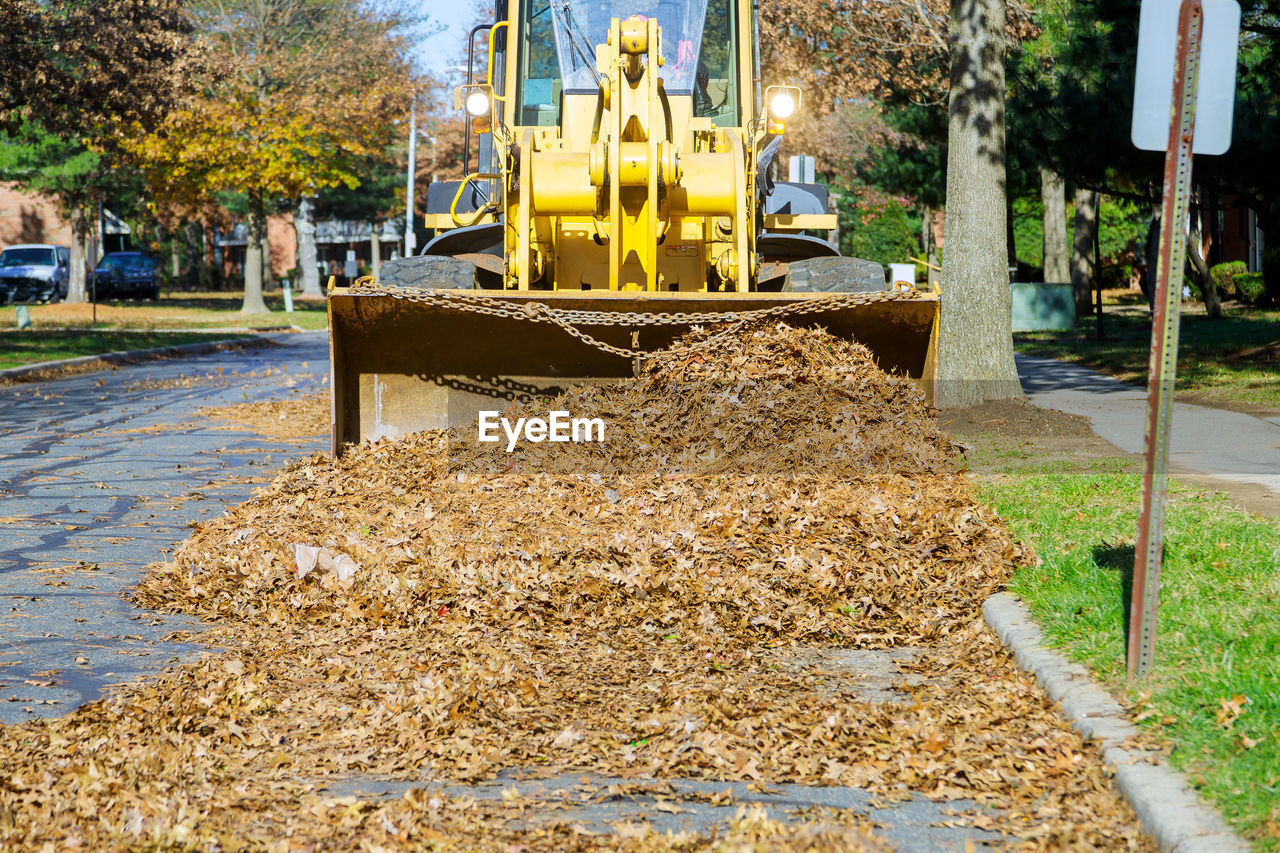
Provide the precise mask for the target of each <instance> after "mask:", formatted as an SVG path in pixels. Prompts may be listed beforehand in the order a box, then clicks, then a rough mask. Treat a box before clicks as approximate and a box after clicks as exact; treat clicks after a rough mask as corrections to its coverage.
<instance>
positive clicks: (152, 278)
mask: <svg viewBox="0 0 1280 853" xmlns="http://www.w3.org/2000/svg"><path fill="white" fill-rule="evenodd" d="M158 266H159V263H158V262H157V261H156V259H155V258H152V257H148V256H147V255H144V254H142V253H141V252H111V253H110V254H107V255H103V256H102V260H100V261H98V268H97V269H96V270H94V271H93V277H94V281H95V283H96V285H97V288H98V289H97V292H96V295H95V298H97V299H102V298H103V297H104V296H105V297H113V296H139V297H142V296H145V297H146V298H148V299H159V298H160V276H159V274H158V273H157V272H156V268H157V267H158Z"/></svg>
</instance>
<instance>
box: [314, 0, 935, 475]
mask: <svg viewBox="0 0 1280 853" xmlns="http://www.w3.org/2000/svg"><path fill="white" fill-rule="evenodd" d="M477 30H487V31H488V62H487V66H486V68H487V71H486V72H485V80H484V82H481V83H469V84H468V85H465V86H462V87H460V88H459V89H458V90H457V91H456V92H455V100H456V102H457V103H456V106H457V108H459V109H465V110H466V113H467V114H468V124H467V134H468V140H467V146H466V150H467V151H468V152H470V150H471V148H472V145H471V140H472V139H473V138H474V139H476V140H478V144H477V145H476V146H475V147H476V148H478V156H477V159H476V161H475V164H474V166H473V165H472V163H471V162H470V157H469V155H468V161H467V162H466V164H465V170H466V175H465V177H464V179H463V180H461V181H457V182H451V183H432V184H431V186H430V187H429V190H428V196H427V207H428V214H427V220H428V221H427V225H428V227H429V228H432V229H433V230H435V231H436V236H435V237H434V239H432V240H431V241H430V242H429V243H428V244H427V245H426V247H425V248H424V250H423V253H422V254H421V255H416V256H412V257H406V258H403V259H398V260H392V261H389V262H387V263H384V264H383V265H382V269H381V274H380V276H379V278H378V279H377V280H373V279H362V280H360V281H358V282H356V283H355V284H354V286H351V287H341V288H331V289H330V296H329V330H330V348H331V359H332V382H333V422H334V423H333V427H334V431H333V442H334V453H335V454H337V453H340V452H341V450H342V447H343V445H344V444H346V443H349V442H359V441H362V440H365V439H377V438H382V437H388V436H390V437H394V436H398V435H402V434H405V433H408V432H412V431H415V430H422V429H437V428H446V427H449V426H456V425H459V424H464V423H466V422H468V421H470V422H472V423H474V422H475V420H476V417H477V415H478V412H479V411H481V410H485V409H490V410H492V409H501V408H503V407H504V406H505V405H506V403H507V401H510V400H513V399H517V398H522V397H528V396H532V395H545V394H552V393H555V392H556V391H557V390H558V389H561V388H563V387H565V386H567V385H569V384H572V383H577V382H583V381H610V380H617V379H621V378H626V377H630V376H632V375H633V360H634V359H635V358H637V357H642V356H643V354H644V353H645V352H648V351H652V350H654V349H657V348H661V347H664V346H667V345H669V344H670V343H671V342H672V341H673V340H674V339H675V338H676V337H678V336H679V335H681V334H682V333H684V332H685V331H687V330H688V329H689V328H691V327H692V326H694V325H702V326H705V327H709V328H712V329H716V328H720V327H721V325H722V324H729V328H732V327H733V326H734V325H735V324H742V323H747V322H751V321H753V320H757V319H762V318H777V319H780V320H785V321H786V322H788V323H791V324H794V325H821V326H823V327H825V328H826V329H828V330H829V331H831V332H832V333H834V334H838V335H842V336H847V337H852V338H855V339H857V340H859V341H861V342H862V343H864V344H865V345H867V346H868V347H870V348H871V350H872V351H873V352H874V353H875V355H876V357H877V359H878V361H879V364H880V366H881V367H882V368H884V369H885V370H889V371H896V372H900V373H903V374H906V375H909V376H911V377H912V378H914V379H916V380H917V381H919V382H920V383H921V384H922V385H923V386H924V387H925V390H926V393H931V391H932V379H933V376H934V372H935V366H936V356H935V352H936V340H937V323H938V295H937V294H936V293H924V292H917V291H916V290H915V288H914V283H907V284H903V283H893V284H892V285H891V284H890V283H887V282H886V280H885V274H884V269H883V267H881V265H880V264H877V263H872V262H870V261H864V260H859V259H855V258H842V257H840V256H839V252H838V251H837V249H836V248H835V246H834V245H832V243H831V242H828V241H827V240H825V239H823V238H822V237H818V236H813V235H812V234H811V233H806V232H814V231H816V232H819V233H822V232H827V231H831V230H834V229H835V227H836V224H835V216H834V215H832V214H831V213H830V212H829V210H828V201H827V193H826V189H825V187H823V186H821V185H817V184H805V183H787V182H781V181H776V180H775V178H774V175H775V173H776V172H777V171H778V168H777V159H778V154H779V149H780V146H781V143H782V139H783V135H784V133H785V130H786V123H787V121H788V120H789V119H790V118H792V117H793V116H794V114H795V113H796V111H797V110H799V109H800V108H801V92H800V90H799V89H797V88H795V87H791V86H782V85H770V86H768V87H765V86H764V85H763V82H762V78H761V73H760V59H759V50H758V44H757V36H756V32H757V27H756V19H755V4H754V3H753V2H752V0H498V3H497V4H496V8H495V21H494V22H493V23H492V24H490V25H486V26H483V27H478V28H477ZM472 35H473V38H472V44H473V45H474V44H475V42H476V39H475V35H476V34H475V32H473V34H472ZM469 79H471V78H469Z"/></svg>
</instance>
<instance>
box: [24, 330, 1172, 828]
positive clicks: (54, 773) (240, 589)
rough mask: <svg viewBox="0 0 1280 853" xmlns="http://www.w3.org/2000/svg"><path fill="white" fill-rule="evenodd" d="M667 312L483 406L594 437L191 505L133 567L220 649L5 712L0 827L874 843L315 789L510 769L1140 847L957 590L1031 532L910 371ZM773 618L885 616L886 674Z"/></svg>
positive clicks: (367, 462)
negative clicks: (569, 372)
mask: <svg viewBox="0 0 1280 853" xmlns="http://www.w3.org/2000/svg"><path fill="white" fill-rule="evenodd" d="M683 344H686V345H689V344H692V345H695V349H694V350H692V351H693V352H695V354H693V355H690V352H691V350H690V349H689V348H688V347H687V346H684V347H678V348H674V349H673V350H672V351H670V352H667V353H662V354H659V355H657V356H656V357H653V358H650V359H646V360H645V361H644V362H642V363H641V365H640V367H639V368H638V370H637V373H638V376H637V378H636V380H635V381H633V382H628V383H624V384H619V385H615V386H590V387H586V388H580V389H574V390H571V391H570V392H568V393H567V394H565V395H563V396H561V397H559V398H557V399H556V400H553V401H550V402H549V405H548V406H547V407H546V408H541V406H542V405H543V404H545V403H546V402H547V401H542V403H534V404H527V405H518V406H513V407H511V409H510V410H509V411H508V412H507V416H508V417H509V418H513V419H514V418H515V417H519V416H532V415H545V414H546V411H547V410H548V409H551V410H563V411H568V412H572V413H573V414H574V416H587V417H599V418H602V419H604V421H605V422H606V424H607V432H606V440H605V441H604V442H602V443H580V444H574V443H561V444H550V443H542V444H527V445H523V446H522V447H521V449H520V450H519V451H517V452H515V453H507V452H506V451H505V446H504V445H502V444H499V445H491V444H479V443H477V442H476V441H475V434H474V432H471V431H469V430H465V429H461V430H456V431H453V432H450V433H445V432H426V433H419V434H415V435H410V436H407V437H405V438H403V439H400V440H395V441H383V442H379V443H375V444H366V445H363V446H359V447H353V448H350V449H349V451H348V452H347V453H346V455H344V456H343V457H342V458H341V459H339V460H336V461H335V460H330V459H329V458H328V457H326V456H323V455H319V454H317V455H314V456H311V457H309V458H306V459H303V460H301V461H299V462H297V463H294V464H293V465H291V466H289V467H288V468H287V469H285V470H284V471H283V472H282V473H281V474H280V475H279V476H278V477H277V478H276V480H275V481H274V482H273V483H271V484H270V485H269V486H267V487H265V488H263V489H261V490H260V491H259V492H258V493H257V495H256V497H255V498H254V499H253V500H251V501H249V502H247V503H245V504H243V505H241V506H239V507H237V508H235V509H233V510H229V511H228V512H227V513H226V515H225V516H224V517H223V518H221V519H218V520H216V521H212V522H207V523H204V524H202V525H200V526H198V527H197V529H196V531H195V533H194V534H193V535H192V536H191V538H190V539H188V540H187V541H186V542H185V543H183V544H182V546H180V548H179V549H178V550H177V551H176V553H175V554H174V555H173V559H172V561H171V562H168V563H165V564H162V565H158V566H156V567H154V568H153V571H152V572H151V574H150V575H149V576H148V577H147V578H146V579H145V580H144V581H143V582H142V584H140V586H139V587H138V589H137V590H136V592H135V594H134V597H135V599H136V601H137V602H138V603H140V604H143V605H146V606H149V607H153V608H157V609H161V610H167V611H173V612H180V613H185V614H190V615H193V616H197V617H199V618H201V619H202V620H205V621H207V622H209V623H214V624H216V626H217V627H216V628H212V629H211V630H210V633H209V638H210V639H211V640H212V641H214V642H216V643H217V644H218V646H220V647H221V649H222V651H220V652H219V653H217V654H211V655H208V656H206V657H204V658H203V659H202V660H201V661H199V662H197V663H194V664H190V665H186V666H182V667H179V668H175V669H173V670H171V671H169V672H167V673H165V674H164V675H162V676H161V677H159V678H158V679H156V680H155V681H152V682H147V683H143V684H137V685H132V686H129V687H127V688H125V689H122V690H120V691H119V692H117V693H114V694H113V695H111V696H110V697H108V698H107V699H104V700H102V701H99V702H96V703H92V704H90V705H87V706H85V707H84V708H82V709H80V710H79V711H77V712H75V713H73V714H72V715H70V716H68V717H65V718H62V719H58V720H51V721H39V722H33V723H30V724H25V725H23V726H18V727H12V728H11V730H10V731H9V732H7V735H8V736H7V737H6V738H5V739H4V740H3V742H0V842H4V844H5V845H6V846H16V847H26V848H35V847H39V846H40V845H41V844H43V843H45V842H48V841H52V840H56V839H66V838H74V839H77V840H79V841H81V842H82V843H84V844H85V845H87V846H89V847H103V846H116V847H131V846H140V845H141V846H165V845H177V846H187V847H193V848H200V849H219V848H220V849H233V848H235V847H238V846H246V845H247V846H251V847H261V848H279V849H305V848H307V847H308V845H315V846H318V847H320V848H325V849H348V848H352V847H356V846H358V845H363V846H364V847H365V848H366V849H379V848H401V849H403V848H419V849H420V848H434V849H496V850H501V849H507V848H508V847H509V846H510V845H512V844H519V845H523V848H522V849H527V850H562V849H582V850H587V849H632V850H662V849H678V850H702V849H748V850H752V849H759V850H768V849H779V848H788V849H809V850H838V849H855V850H856V849H868V850H876V849H887V846H886V845H885V843H884V842H883V841H882V840H880V839H878V838H876V837H875V835H874V831H873V827H871V825H870V823H869V822H868V821H867V820H866V819H863V818H859V817H858V816H857V815H853V814H849V813H824V814H817V813H814V814H807V815H803V816H801V817H800V819H799V822H778V821H773V820H771V819H770V818H768V817H767V816H765V815H763V814H760V813H754V812H748V811H745V810H744V811H741V812H740V813H739V815H738V818H737V819H736V820H735V821H734V822H733V823H732V824H731V826H730V827H729V829H728V830H727V833H726V834H721V835H720V836H718V837H714V838H706V837H696V836H690V835H685V836H678V835H663V836H658V835H657V834H655V833H653V832H651V831H646V830H645V829H644V828H643V826H640V827H637V826H635V825H629V828H628V829H627V830H626V831H625V832H619V834H616V835H612V836H599V835H591V834H589V833H585V832H583V831H582V830H581V828H580V827H576V826H574V825H571V824H569V823H567V822H565V821H559V822H557V820H556V818H555V810H554V809H553V808H551V807H550V806H548V805H546V804H536V803H533V804H531V803H528V802H525V803H523V804H521V803H514V802H508V801H505V798H504V802H502V803H493V802H487V803H484V802H478V801H477V800H475V799H473V798H468V797H461V798H451V797H445V796H443V795H439V794H433V793H430V792H429V791H428V790H427V789H425V788H415V789H413V790H411V791H410V792H409V793H408V794H406V795H405V796H404V798H402V799H400V800H395V801H391V802H361V801H356V800H354V799H349V798H348V799H342V798H334V797H331V796H327V795H326V794H325V793H324V790H323V785H324V782H325V780H326V779H341V778H344V777H350V776H353V775H359V774H373V775H378V776H382V777H393V778H403V779H411V780H424V781H425V780H430V781H437V782H450V783H459V782H463V783H466V782H476V781H482V780H489V779H493V778H495V777H496V776H497V774H498V773H499V772H500V771H502V770H516V771H519V772H522V773H525V774H534V775H545V776H551V775H554V774H557V773H563V772H569V771H574V772H593V773H600V774H608V775H613V776H621V777H623V778H629V779H644V778H652V779H661V778H675V777H680V778H691V779H704V780H717V781H719V780H738V781H750V782H753V783H757V784H765V783H779V782H798V783H804V784H810V785H847V786H860V787H863V788H866V789H868V790H870V791H871V792H873V793H874V794H876V795H877V796H878V797H879V798H881V799H882V800H883V801H886V802H889V801H894V800H901V799H905V798H909V797H910V796H911V795H912V794H913V793H918V794H922V795H925V796H928V797H931V798H934V799H938V800H976V801H978V802H980V803H984V804H988V805H992V806H995V807H997V810H993V811H988V812H986V813H984V814H982V815H980V816H978V817H974V818H970V820H972V821H973V822H975V823H978V824H980V825H982V826H983V828H987V829H994V830H998V831H1000V832H1003V833H1005V835H1006V836H1007V837H1008V839H1009V840H1010V842H1011V843H1016V844H1018V845H1021V846H1027V847H1031V848H1057V847H1062V846H1070V847H1080V848H1090V847H1092V848H1101V849H1108V850H1110V849H1126V848H1128V849H1146V848H1147V847H1148V846H1149V844H1148V842H1147V841H1145V840H1144V839H1143V837H1142V836H1141V834H1140V832H1139V831H1138V829H1137V827H1136V823H1135V820H1134V817H1133V815H1132V813H1131V812H1130V810H1129V809H1128V808H1127V806H1125V805H1124V804H1123V802H1122V801H1121V800H1120V799H1119V797H1118V795H1117V793H1116V790H1115V787H1114V785H1113V784H1112V782H1111V780H1110V779H1109V778H1108V774H1107V773H1106V772H1105V770H1104V767H1103V765H1102V764H1101V762H1100V760H1099V758H1098V756H1097V754H1096V750H1094V749H1092V748H1090V747H1089V746H1088V745H1086V744H1085V743H1083V742H1082V741H1081V739H1080V737H1079V736H1078V735H1076V734H1075V733H1074V732H1072V731H1071V730H1070V729H1069V728H1068V727H1067V726H1066V724H1065V723H1064V722H1063V721H1062V720H1061V719H1060V718H1059V717H1058V716H1057V715H1056V714H1055V713H1054V710H1053V707H1052V705H1051V703H1050V702H1049V701H1048V700H1047V699H1046V698H1045V696H1044V695H1043V693H1042V692H1041V691H1040V690H1039V689H1038V687H1037V686H1036V685H1035V683H1034V681H1033V680H1032V679H1030V678H1029V677H1027V676H1026V675H1024V674H1023V673H1022V672H1021V671H1019V670H1018V668H1017V667H1016V666H1015V665H1014V664H1013V663H1012V662H1011V660H1010V658H1009V656H1008V655H1007V654H1005V653H1004V651H1003V650H1002V649H1001V647H1000V645H999V643H998V641H997V640H996V639H995V638H994V637H993V636H992V635H991V634H990V632H989V631H987V630H985V629H984V628H983V627H982V626H981V624H980V621H979V619H980V615H979V607H980V605H981V603H982V601H983V599H984V598H986V597H987V596H988V595H989V594H990V593H992V592H993V591H995V590H997V589H999V588H1000V587H1001V586H1002V585H1003V583H1004V581H1005V579H1006V578H1007V577H1008V575H1009V573H1010V572H1011V570H1012V569H1013V567H1014V566H1015V565H1016V564H1018V563H1019V562H1020V561H1023V560H1026V559H1029V558H1030V555H1028V554H1026V553H1024V552H1023V551H1022V550H1021V549H1020V548H1019V547H1018V546H1017V545H1015V544H1014V543H1013V542H1012V541H1011V540H1010V538H1009V536H1008V534H1007V533H1006V531H1005V530H1004V528H1003V526H1002V525H1001V524H1000V523H999V520H998V519H997V518H996V517H995V515H994V514H993V513H992V512H991V511H989V510H988V509H986V508H984V507H983V506H981V505H980V504H978V503H977V502H976V500H975V499H974V498H973V496H972V495H971V493H970V489H969V487H968V485H967V482H966V481H965V479H964V478H963V476H962V475H961V474H959V473H957V446H956V445H954V444H953V443H952V441H951V440H950V439H949V438H948V437H947V436H946V435H945V434H944V433H942V432H941V431H940V430H939V428H938V427H937V424H936V422H935V420H934V419H933V417H932V415H931V411H930V409H929V408H928V407H927V405H926V404H925V402H924V399H923V397H922V396H921V394H920V393H919V391H918V390H917V389H916V388H915V386H913V385H912V384H911V383H910V382H908V381H906V380H903V379H898V378H894V377H888V376H886V375H885V374H883V373H882V372H880V371H879V370H878V369H877V368H876V367H875V366H874V363H873V361H872V360H871V357H870V354H869V353H868V351H867V350H865V349H864V348H862V347H861V346H860V345H857V344H853V343H847V342H842V341H839V340H838V339H835V338H832V337H831V336H829V335H827V334H826V333H824V332H821V331H813V330H810V331H801V330H795V329H791V328H789V327H786V326H781V325H780V326H776V327H760V328H754V329H749V330H745V331H744V332H742V333H741V334H739V335H737V336H734V337H722V336H717V337H715V338H710V337H708V336H706V335H705V334H704V333H701V332H699V331H695V332H693V333H691V336H690V338H688V339H686V340H685V341H684V342H683ZM321 554H323V555H324V559H325V560H327V561H328V564H329V565H331V566H333V567H336V566H338V565H339V564H341V565H342V567H343V569H342V571H337V570H336V568H335V570H332V571H326V570H322V568H319V567H320V566H321V562H322V561H321V556H320V555H321ZM300 556H301V557H305V560H304V563H303V564H302V565H300V564H299V558H300ZM796 648H803V649H805V650H807V653H809V654H821V653H822V651H823V650H841V649H845V650H851V649H863V650H891V649H903V648H910V649H912V650H913V652H912V653H911V654H905V655H900V656H899V658H898V659H897V660H896V664H895V665H896V667H897V670H898V671H899V672H900V673H901V675H902V678H901V684H899V685H897V686H896V690H897V691H898V692H900V693H901V694H902V695H903V696H905V697H906V698H905V699H904V700H903V701H896V702H884V701H874V702H873V701H867V700H866V699H865V698H864V697H863V695H862V694H861V693H860V692H859V685H858V683H857V681H856V679H839V678H832V676H831V674H830V673H823V672H815V671H810V669H808V668H806V667H803V666H780V665H779V664H778V663H777V661H778V657H777V655H776V654H775V653H774V652H776V651H785V650H788V649H796ZM539 808H541V809H543V810H544V812H545V813H544V814H543V815H542V820H541V821H540V822H539V821H534V822H533V823H530V817H529V814H530V813H535V812H537V811H538V809H539Z"/></svg>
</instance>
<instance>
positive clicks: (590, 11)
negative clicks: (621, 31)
mask: <svg viewBox="0 0 1280 853" xmlns="http://www.w3.org/2000/svg"><path fill="white" fill-rule="evenodd" d="M550 4H551V26H552V31H553V32H554V33H555V39H556V54H557V56H558V58H559V60H560V73H561V77H562V79H563V81H564V89H565V91H566V92H595V91H597V89H598V87H597V85H596V81H595V74H594V73H593V72H594V71H595V56H596V45H598V44H604V43H605V42H606V41H607V40H608V38H609V22H610V21H611V20H612V19H614V18H619V19H622V20H626V19H627V18H633V17H636V18H641V19H644V20H648V19H650V18H656V19H657V21H658V28H659V30H660V31H661V35H660V36H659V37H660V39H661V41H662V58H663V65H662V78H663V82H664V84H665V86H666V89H667V91H668V92H670V93H671V94H673V95H687V94H689V93H690V92H692V91H693V82H694V75H695V73H696V71H697V67H698V48H699V47H700V46H701V44H702V25H703V22H704V21H705V20H706V15H707V0H550Z"/></svg>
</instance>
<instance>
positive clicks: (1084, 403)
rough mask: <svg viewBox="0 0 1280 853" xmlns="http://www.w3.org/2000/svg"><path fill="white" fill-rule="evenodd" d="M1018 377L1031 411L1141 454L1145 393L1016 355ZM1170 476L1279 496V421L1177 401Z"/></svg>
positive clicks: (1088, 373) (1061, 365)
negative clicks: (1076, 420)
mask: <svg viewBox="0 0 1280 853" xmlns="http://www.w3.org/2000/svg"><path fill="white" fill-rule="evenodd" d="M1017 362H1018V375H1019V376H1020V377H1021V378H1022V389H1023V390H1024V391H1025V392H1026V394H1027V399H1028V400H1030V401H1031V402H1032V403H1034V404H1035V405H1037V406H1041V407H1044V408H1049V409H1058V410H1060V411H1063V412H1069V413H1070V414H1074V415H1083V416H1084V417H1086V418H1088V419H1089V421H1090V422H1091V423H1092V424H1093V430H1094V432H1096V433H1097V434H1098V435H1099V436H1101V437H1102V438H1104V439H1106V440H1107V441H1109V442H1111V443H1112V444H1114V445H1115V446H1116V447H1118V448H1120V449H1121V450H1123V451H1125V452H1127V453H1142V452H1143V432H1144V428H1145V423H1146V411H1147V409H1146V406H1147V389H1146V388H1144V387H1140V386H1137V385H1129V384H1127V383H1124V382H1121V381H1119V380H1117V379H1113V378H1111V377H1110V376H1107V375H1106V374H1104V373H1099V372H1098V371H1096V370H1089V369H1088V368H1085V367H1080V366H1078V365H1074V364H1068V363H1066V362H1061V361H1055V360H1054V359H1050V358H1037V357H1034V356H1028V355H1018V356H1017ZM1169 464H1170V468H1171V469H1172V470H1174V471H1175V472H1176V471H1184V472H1190V473H1193V474H1202V475H1205V476H1209V477H1215V478H1217V479H1220V480H1226V481H1229V482H1233V483H1241V484H1247V485H1250V486H1260V487H1262V488H1264V489H1268V490H1270V491H1271V492H1272V493H1273V494H1275V495H1280V418H1269V419H1263V418H1256V417H1253V416H1252V415H1244V414H1240V413H1239V412H1230V411H1226V410H1224V409H1213V408H1209V407H1207V406H1193V405H1189V404H1186V403H1176V404H1174V409H1173V432H1172V434H1171V435H1170V445H1169Z"/></svg>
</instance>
